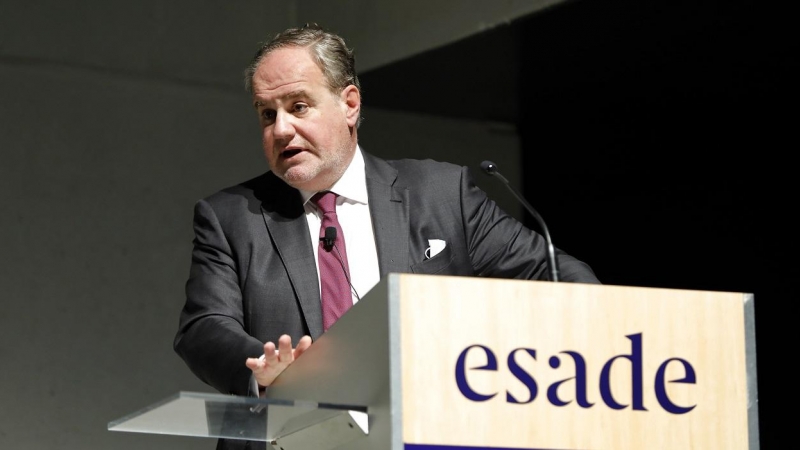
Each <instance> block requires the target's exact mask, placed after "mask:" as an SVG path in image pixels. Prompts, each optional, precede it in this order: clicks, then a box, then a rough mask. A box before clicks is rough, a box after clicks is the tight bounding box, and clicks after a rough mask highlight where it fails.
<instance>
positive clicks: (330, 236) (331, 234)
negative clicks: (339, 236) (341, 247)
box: [324, 227, 336, 245]
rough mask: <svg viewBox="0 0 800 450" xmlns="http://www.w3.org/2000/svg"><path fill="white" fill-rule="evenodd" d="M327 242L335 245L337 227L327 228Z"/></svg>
mask: <svg viewBox="0 0 800 450" xmlns="http://www.w3.org/2000/svg"><path fill="white" fill-rule="evenodd" d="M324 239H325V241H326V242H330V243H331V244H329V245H333V242H335V241H336V227H325V238H324Z"/></svg>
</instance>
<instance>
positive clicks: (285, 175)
mask: <svg viewBox="0 0 800 450" xmlns="http://www.w3.org/2000/svg"><path fill="white" fill-rule="evenodd" d="M246 83H247V85H248V88H249V89H250V91H251V93H252V97H253V105H254V107H255V110H256V113H257V114H258V116H259V121H260V124H261V132H262V138H263V147H264V152H265V156H266V159H267V161H268V162H269V167H270V171H269V172H267V173H265V174H263V175H261V176H259V177H257V178H254V179H252V180H249V181H246V182H244V183H242V184H240V185H237V186H233V187H231V188H228V189H225V190H222V191H220V192H218V193H216V194H214V195H212V196H210V197H208V198H206V199H204V200H201V201H199V202H198V203H197V204H196V206H195V217H194V229H195V240H194V249H193V253H192V265H191V273H190V277H189V280H188V282H187V284H186V295H187V298H186V305H185V307H184V309H183V311H182V314H181V318H180V326H179V330H178V333H177V336H176V338H175V343H174V345H175V350H176V352H177V353H178V354H179V355H180V356H181V357H182V358H183V359H184V360H185V361H186V363H187V365H188V366H189V367H190V368H191V370H192V371H193V372H194V373H195V374H196V375H197V376H198V377H199V378H200V379H202V380H203V381H204V382H206V383H208V384H209V385H211V386H213V387H214V388H216V389H217V390H219V391H220V392H223V393H230V394H236V395H254V394H256V392H255V391H256V389H259V390H263V388H265V387H266V386H269V384H270V383H271V382H272V381H273V380H274V379H275V377H277V376H278V375H279V374H280V373H281V372H282V371H283V370H284V369H285V368H286V367H287V366H288V365H289V364H291V362H292V361H293V360H294V359H296V358H297V357H299V356H300V355H301V354H302V353H303V351H305V350H306V349H307V348H308V347H309V346H310V345H311V342H312V340H313V339H316V338H317V337H319V336H320V335H321V334H322V333H323V332H324V327H323V316H324V315H325V314H324V312H323V311H322V309H323V307H322V306H321V299H320V284H319V282H320V278H319V272H318V270H319V269H318V259H317V258H318V257H319V258H320V261H321V258H322V256H323V253H324V252H326V251H327V250H326V249H324V248H322V244H320V245H319V246H318V242H317V241H319V240H320V233H321V231H320V228H321V227H320V224H321V223H324V220H326V219H325V218H324V217H323V215H322V214H321V212H320V211H319V209H318V207H317V206H316V205H315V204H314V203H313V202H312V201H310V199H311V198H312V197H314V196H315V194H317V193H318V192H324V191H332V192H334V193H336V194H337V195H338V198H337V199H336V211H337V212H338V216H339V219H340V221H341V228H340V229H341V230H342V232H343V236H338V237H336V239H337V240H336V241H335V242H336V243H340V244H341V245H342V247H343V248H346V249H347V251H346V253H345V256H346V261H348V262H349V268H350V269H351V270H350V271H349V276H346V278H347V283H348V284H349V285H350V287H352V288H353V289H352V301H353V302H357V301H359V300H360V296H359V294H360V295H363V294H365V293H366V292H367V291H368V290H369V289H370V288H372V287H373V286H374V285H375V284H376V283H377V282H378V281H379V280H380V279H381V278H382V277H384V276H386V275H387V274H388V273H392V272H413V273H426V274H442V275H463V276H487V277H503V278H525V279H547V274H548V271H547V255H546V242H545V239H544V238H543V237H542V236H541V235H539V234H537V233H535V232H533V231H531V230H529V229H527V228H525V227H524V226H522V225H521V224H520V223H519V222H517V221H516V220H515V219H513V218H512V217H510V216H509V215H507V214H506V213H504V212H503V211H501V210H500V209H499V208H497V206H496V205H495V204H494V202H493V201H491V200H489V199H488V198H487V197H486V195H485V194H484V193H483V192H482V191H481V190H480V189H478V188H477V187H476V186H475V184H474V183H473V181H472V179H471V176H470V174H469V172H468V170H467V169H466V168H463V167H458V166H455V165H452V164H447V163H440V162H434V161H430V160H426V161H417V160H398V161H385V160H382V159H379V158H376V157H374V156H371V155H369V154H368V153H365V152H363V151H362V150H361V148H360V147H359V145H358V138H357V135H358V134H357V130H358V125H359V121H360V116H361V96H360V87H359V82H358V77H357V76H356V72H355V63H354V58H353V54H352V52H351V51H350V50H349V49H348V48H347V47H346V45H345V43H344V41H343V40H342V39H341V38H340V37H338V36H336V35H334V34H331V33H327V32H325V31H323V30H321V29H320V28H318V27H316V26H306V27H302V28H295V29H289V30H286V31H284V32H283V33H280V34H278V35H277V36H276V37H275V38H274V39H273V40H272V41H270V42H269V43H267V44H265V45H264V46H263V47H262V48H261V49H260V50H259V52H258V53H257V54H256V57H255V58H254V61H253V63H252V64H251V66H250V67H249V68H248V70H247V71H246ZM431 239H436V240H438V241H439V242H441V241H443V244H442V245H443V247H444V248H443V249H442V250H441V251H440V252H439V253H438V254H435V255H431V251H430V245H431V244H430V242H429V240H431ZM336 249H337V250H338V247H336ZM426 250H427V251H426ZM558 260H559V266H560V270H561V277H562V281H573V282H588V283H598V280H597V278H596V277H595V276H594V274H593V272H592V270H591V269H590V268H589V267H588V266H587V265H586V264H584V263H582V262H580V261H578V260H576V259H575V258H573V257H570V256H569V255H566V254H565V253H563V252H561V251H558ZM320 266H321V263H320ZM342 273H343V274H346V273H347V268H346V265H345V264H342ZM323 290H324V286H323ZM324 297H325V295H323V300H325V298H324ZM346 297H348V299H347V301H348V302H349V301H351V298H350V297H351V295H349V294H348V295H346ZM275 342H277V343H278V345H277V348H276V345H275V344H274V343H275ZM293 343H296V347H295V348H294V349H293V348H292V345H293ZM262 355H263V356H262Z"/></svg>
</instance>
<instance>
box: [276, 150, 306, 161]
mask: <svg viewBox="0 0 800 450" xmlns="http://www.w3.org/2000/svg"><path fill="white" fill-rule="evenodd" d="M301 151H302V150H300V149H297V148H290V149H286V150H284V151H282V152H281V157H282V158H285V159H289V158H291V157H292V156H294V155H296V154H298V153H300V152H301Z"/></svg>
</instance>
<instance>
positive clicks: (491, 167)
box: [481, 161, 561, 281]
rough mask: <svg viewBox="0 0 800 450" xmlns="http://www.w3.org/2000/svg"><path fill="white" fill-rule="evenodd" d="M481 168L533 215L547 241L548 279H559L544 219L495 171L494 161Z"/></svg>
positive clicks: (554, 254) (487, 162) (483, 163)
mask: <svg viewBox="0 0 800 450" xmlns="http://www.w3.org/2000/svg"><path fill="white" fill-rule="evenodd" d="M481 169H483V171H484V172H486V173H487V174H489V175H491V176H493V177H497V178H499V179H500V181H502V182H503V184H505V185H506V187H507V188H508V190H509V191H511V193H512V194H514V197H516V198H517V200H519V202H520V203H522V206H524V207H525V209H526V210H528V212H529V213H530V215H531V216H533V218H534V219H536V222H538V223H539V227H540V228H541V229H542V233H543V234H544V238H545V240H546V241H547V267H548V268H549V269H550V280H551V281H559V280H560V277H561V275H560V273H561V272H560V271H559V269H558V260H556V251H555V247H553V241H552V240H551V239H550V232H549V231H548V230H547V225H546V224H545V223H544V219H542V216H540V215H539V213H538V212H536V210H535V209H533V206H531V205H530V203H528V202H527V201H526V200H525V199H524V198H523V197H522V196H521V195H519V194H518V193H517V191H515V190H514V188H512V187H511V185H510V184H509V183H508V180H507V179H506V177H504V176H503V175H501V174H500V172H498V171H497V165H496V164H495V163H493V162H491V161H484V162H482V163H481Z"/></svg>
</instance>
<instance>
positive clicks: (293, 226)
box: [261, 173, 322, 339]
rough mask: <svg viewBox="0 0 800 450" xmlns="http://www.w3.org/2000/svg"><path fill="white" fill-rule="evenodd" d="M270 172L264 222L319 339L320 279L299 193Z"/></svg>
mask: <svg viewBox="0 0 800 450" xmlns="http://www.w3.org/2000/svg"><path fill="white" fill-rule="evenodd" d="M269 175H270V177H271V183H269V184H270V186H269V187H268V188H267V189H268V191H271V194H270V195H264V196H263V197H262V199H263V202H262V204H261V211H262V214H263V216H264V222H265V223H266V226H267V230H268V231H269V234H270V237H271V238H272V244H273V245H274V246H275V248H276V249H277V251H278V255H279V257H280V258H281V260H282V261H283V264H284V266H285V267H286V272H287V273H288V274H289V281H290V282H291V284H292V287H293V289H294V292H295V295H296V296H297V300H298V301H299V302H300V307H301V308H302V310H303V316H304V317H305V320H306V325H307V326H308V330H309V333H310V335H311V338H312V339H316V338H318V337H319V336H320V335H322V311H321V309H320V298H319V282H318V281H317V266H316V262H315V261H314V251H313V249H312V248H311V245H312V243H311V241H310V240H309V231H308V221H306V217H305V210H304V209H303V204H302V199H301V197H300V192H299V191H298V190H296V189H294V188H291V187H289V186H288V185H287V184H285V183H284V182H283V181H281V180H279V179H278V178H277V177H275V176H274V175H272V174H271V173H270V174H269Z"/></svg>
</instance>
